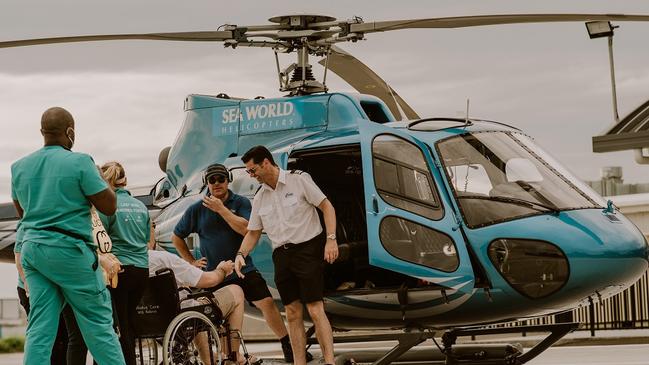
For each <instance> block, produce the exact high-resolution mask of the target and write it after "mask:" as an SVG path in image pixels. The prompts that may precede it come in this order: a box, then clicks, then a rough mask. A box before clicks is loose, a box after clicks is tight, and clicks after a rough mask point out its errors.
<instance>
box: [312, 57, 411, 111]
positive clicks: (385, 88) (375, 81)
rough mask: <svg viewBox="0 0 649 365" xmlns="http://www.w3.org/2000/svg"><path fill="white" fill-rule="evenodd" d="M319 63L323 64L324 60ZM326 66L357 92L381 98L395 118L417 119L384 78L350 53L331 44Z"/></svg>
mask: <svg viewBox="0 0 649 365" xmlns="http://www.w3.org/2000/svg"><path fill="white" fill-rule="evenodd" d="M319 63H320V64H321V65H323V66H324V64H325V60H324V59H322V60H320V61H319ZM327 67H328V68H329V69H330V70H331V71H332V72H333V73H335V74H336V75H338V76H340V78H341V79H343V80H345V81H346V82H347V83H348V84H349V85H351V86H352V87H353V88H354V89H356V90H358V92H360V93H362V94H369V95H374V96H376V97H377V98H379V99H381V100H382V101H383V102H384V103H385V104H386V105H387V106H388V108H390V111H391V112H392V114H393V115H394V116H395V118H397V120H402V119H403V114H405V117H406V118H407V119H419V116H418V115H417V113H416V112H415V111H414V110H413V109H412V108H411V107H410V105H408V103H406V102H405V100H403V99H402V98H401V96H399V94H397V92H396V91H394V89H392V87H390V85H388V84H387V83H386V82H385V80H383V79H382V78H381V77H380V76H379V75H377V74H376V72H374V71H372V69H370V68H369V67H367V66H366V65H365V64H363V62H361V61H359V60H358V59H357V58H356V57H354V56H352V55H351V54H349V53H347V52H345V51H343V50H342V49H340V48H338V47H336V46H332V47H331V54H329V61H328V62H327ZM402 112H403V113H402Z"/></svg>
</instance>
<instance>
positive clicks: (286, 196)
mask: <svg viewBox="0 0 649 365" xmlns="http://www.w3.org/2000/svg"><path fill="white" fill-rule="evenodd" d="M292 196H293V193H291V192H288V193H286V195H284V198H290V197H292Z"/></svg>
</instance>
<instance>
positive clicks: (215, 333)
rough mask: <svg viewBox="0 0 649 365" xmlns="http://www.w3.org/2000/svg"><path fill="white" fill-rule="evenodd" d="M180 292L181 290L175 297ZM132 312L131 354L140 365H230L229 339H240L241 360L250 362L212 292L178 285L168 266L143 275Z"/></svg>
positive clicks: (234, 352)
mask: <svg viewBox="0 0 649 365" xmlns="http://www.w3.org/2000/svg"><path fill="white" fill-rule="evenodd" d="M182 291H186V292H187V293H186V295H182V297H183V298H182V299H181V295H180V294H181V293H182ZM182 294H185V293H182ZM136 311H137V314H136V318H135V323H134V330H135V336H136V344H135V345H136V357H138V360H139V363H140V364H141V365H158V364H164V365H176V364H196V365H216V364H226V363H230V364H234V365H236V364H237V357H238V349H233V348H232V347H231V342H232V340H233V339H238V340H239V341H240V343H241V347H242V349H243V353H244V358H245V360H246V364H247V365H251V363H250V359H251V356H250V355H249V354H248V351H247V350H246V346H245V343H244V340H243V336H242V335H241V332H240V331H238V330H237V331H234V330H230V328H229V327H228V325H227V322H226V321H225V319H224V318H223V315H222V313H221V310H220V309H219V307H218V306H217V305H216V302H215V300H214V298H213V296H212V293H211V292H209V291H198V292H192V291H190V290H189V289H187V288H180V289H179V288H178V287H177V285H176V279H175V277H174V274H173V271H171V270H169V269H163V270H159V271H158V272H156V275H155V276H152V277H150V278H149V282H148V287H147V289H146V290H145V292H144V295H143V297H142V300H141V301H140V304H139V305H138V307H137V310H136ZM222 346H226V348H225V350H226V351H223V349H222ZM160 350H161V351H160ZM160 352H162V361H161V362H160V359H159V357H160V356H159V355H160ZM222 354H226V355H225V358H223V356H222ZM252 365H254V364H252Z"/></svg>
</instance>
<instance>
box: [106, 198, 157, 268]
mask: <svg viewBox="0 0 649 365" xmlns="http://www.w3.org/2000/svg"><path fill="white" fill-rule="evenodd" d="M115 195H117V211H115V214H114V215H111V216H106V215H105V214H102V213H101V212H97V213H99V218H100V219H101V223H102V224H103V225H104V228H105V229H106V232H107V233H108V235H109V236H110V239H111V241H112V242H113V249H112V253H113V254H114V255H115V256H117V258H118V259H119V261H120V262H121V263H122V265H133V266H136V267H141V268H148V267H149V255H148V253H147V249H148V248H147V243H148V242H149V238H150V237H151V231H150V223H151V221H150V219H149V210H148V209H147V208H146V205H144V203H142V202H141V201H139V200H137V199H135V198H134V197H132V196H131V193H129V192H128V191H127V190H125V189H120V188H118V189H116V190H115Z"/></svg>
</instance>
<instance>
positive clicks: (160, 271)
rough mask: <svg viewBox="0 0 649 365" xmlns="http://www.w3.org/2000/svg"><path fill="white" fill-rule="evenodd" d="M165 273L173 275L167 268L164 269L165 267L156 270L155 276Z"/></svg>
mask: <svg viewBox="0 0 649 365" xmlns="http://www.w3.org/2000/svg"><path fill="white" fill-rule="evenodd" d="M167 272H170V273H172V274H173V271H172V270H171V269H169V268H166V267H165V268H162V269H160V270H156V272H155V274H156V276H157V275H162V274H164V273H167Z"/></svg>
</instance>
